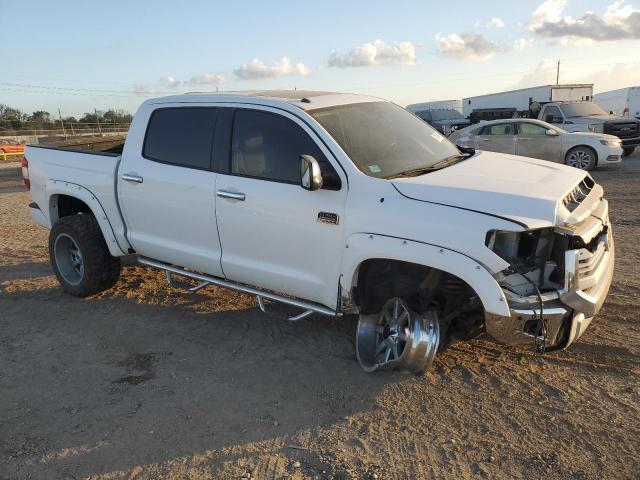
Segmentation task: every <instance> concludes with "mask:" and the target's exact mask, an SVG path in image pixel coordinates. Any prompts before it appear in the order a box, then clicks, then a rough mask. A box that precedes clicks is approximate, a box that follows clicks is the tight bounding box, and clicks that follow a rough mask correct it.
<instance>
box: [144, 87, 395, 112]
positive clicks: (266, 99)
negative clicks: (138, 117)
mask: <svg viewBox="0 0 640 480" xmlns="http://www.w3.org/2000/svg"><path fill="white" fill-rule="evenodd" d="M380 101H385V100H383V99H381V98H377V97H370V96H368V95H358V94H354V93H339V92H323V91H312V90H257V91H242V92H189V93H185V94H182V95H171V96H168V97H159V98H152V99H149V100H147V101H145V102H144V103H146V104H153V105H157V104H162V103H209V102H211V103H214V102H215V103H220V102H223V103H252V104H258V105H281V106H282V105H287V106H289V105H292V106H295V107H298V108H300V109H302V110H316V109H319V108H327V107H334V106H338V105H348V104H352V103H365V102H380Z"/></svg>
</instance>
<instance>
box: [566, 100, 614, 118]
mask: <svg viewBox="0 0 640 480" xmlns="http://www.w3.org/2000/svg"><path fill="white" fill-rule="evenodd" d="M560 108H561V109H562V113H564V116H565V117H567V118H571V117H589V116H592V115H608V113H607V112H605V111H604V110H603V109H602V108H600V106H599V105H598V104H597V103H592V102H584V103H566V104H564V105H560Z"/></svg>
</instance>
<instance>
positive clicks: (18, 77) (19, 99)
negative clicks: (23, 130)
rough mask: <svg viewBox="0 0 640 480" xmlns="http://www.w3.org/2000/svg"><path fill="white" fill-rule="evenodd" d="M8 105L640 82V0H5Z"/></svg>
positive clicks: (27, 107)
mask: <svg viewBox="0 0 640 480" xmlns="http://www.w3.org/2000/svg"><path fill="white" fill-rule="evenodd" d="M0 18H2V28H0V62H1V63H0V103H4V104H8V105H10V106H13V107H17V108H20V109H21V110H23V111H25V112H29V113H30V112H31V111H34V110H47V111H50V112H52V113H54V112H55V113H56V114H57V111H58V109H60V110H61V112H62V116H63V117H64V116H68V115H76V116H77V115H80V114H82V113H83V112H86V111H92V110H93V109H94V108H95V109H98V110H106V109H109V108H117V109H124V110H127V111H130V112H134V111H135V109H136V108H137V107H138V105H139V104H140V103H141V102H142V101H144V100H145V99H146V98H149V97H154V96H162V95H170V94H175V93H182V92H188V91H215V90H216V89H218V90H220V91H226V90H263V89H292V88H298V89H305V90H307V89H311V90H331V91H344V92H355V93H364V94H369V95H374V96H378V97H382V98H386V99H389V100H392V101H395V102H397V103H399V104H401V105H406V104H409V103H416V102H423V101H428V100H445V99H454V98H463V97H467V96H472V95H480V94H484V93H493V92H497V91H503V90H508V89H512V88H522V87H528V86H534V85H543V84H547V83H555V78H556V65H557V63H556V62H557V61H558V60H560V83H582V82H586V83H594V84H595V87H594V88H595V91H596V92H598V91H606V90H610V89H614V88H621V87H625V86H632V85H640V48H639V47H640V0H626V1H624V0H623V1H621V0H617V1H616V0H545V1H542V0H532V1H525V0H520V1H513V0H508V1H502V0H494V1H477V0H475V1H466V0H456V1H455V2H443V1H442V0H437V1H427V0H422V1H416V0H396V1H393V2H392V1H377V0H370V1H355V0H354V1H345V0H342V1H334V0H325V1H323V2H303V1H301V0H297V1H279V0H271V1H269V2H263V1H241V0H235V1H225V2H217V1H190V0H184V1H182V2H176V1H175V0H173V1H165V0H155V1H147V0H136V1H134V0H129V1H120V0H110V1H108V2H107V1H100V2H97V1H96V2H94V1H91V0H85V1H71V0H58V1H56V2H52V1H30V0H0Z"/></svg>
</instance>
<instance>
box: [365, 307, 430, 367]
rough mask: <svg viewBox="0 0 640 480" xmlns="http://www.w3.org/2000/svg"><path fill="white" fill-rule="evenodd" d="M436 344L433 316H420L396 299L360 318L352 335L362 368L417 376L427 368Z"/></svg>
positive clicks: (427, 314)
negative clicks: (398, 370)
mask: <svg viewBox="0 0 640 480" xmlns="http://www.w3.org/2000/svg"><path fill="white" fill-rule="evenodd" d="M439 341H440V330H439V324H438V319H437V316H436V315H435V313H434V312H427V313H425V314H424V315H422V316H420V315H418V314H417V313H415V312H412V311H411V310H410V309H409V306H408V305H407V304H406V302H405V301H404V300H402V299H400V298H392V299H390V300H389V301H387V303H385V305H384V307H383V308H382V311H381V312H380V313H378V314H373V315H361V316H360V320H359V322H358V331H357V334H356V353H357V356H358V361H359V362H360V365H361V366H362V368H363V369H364V370H365V371H367V372H373V371H375V370H378V369H380V368H383V367H386V368H399V369H405V370H408V371H411V372H413V373H421V372H423V371H424V370H426V369H427V368H429V367H430V366H431V363H432V362H433V358H434V356H435V352H436V351H437V349H438V344H439Z"/></svg>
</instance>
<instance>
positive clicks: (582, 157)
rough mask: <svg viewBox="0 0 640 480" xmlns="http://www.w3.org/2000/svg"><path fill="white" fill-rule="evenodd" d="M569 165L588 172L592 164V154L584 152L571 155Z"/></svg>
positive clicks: (579, 151)
mask: <svg viewBox="0 0 640 480" xmlns="http://www.w3.org/2000/svg"><path fill="white" fill-rule="evenodd" d="M567 163H568V164H569V165H570V166H572V167H576V168H580V169H582V170H586V169H587V168H588V167H589V164H590V163H591V154H590V153H589V152H586V151H584V150H578V151H575V152H573V153H571V155H569V161H568V162H567Z"/></svg>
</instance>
